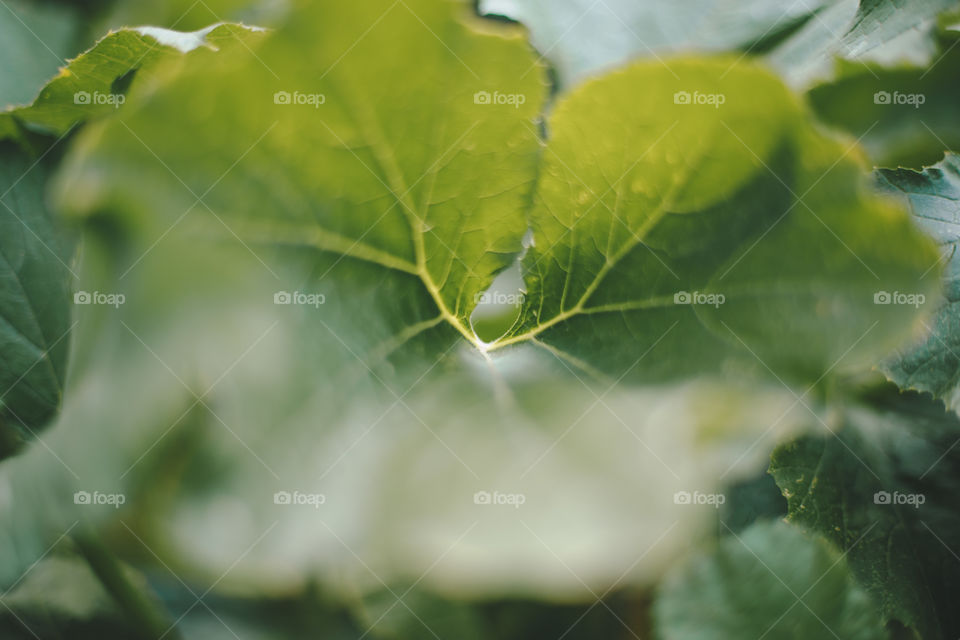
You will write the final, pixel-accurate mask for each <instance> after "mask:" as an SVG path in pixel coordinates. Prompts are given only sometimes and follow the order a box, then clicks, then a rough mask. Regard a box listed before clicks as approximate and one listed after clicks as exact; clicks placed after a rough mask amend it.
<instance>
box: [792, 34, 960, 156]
mask: <svg viewBox="0 0 960 640" xmlns="http://www.w3.org/2000/svg"><path fill="white" fill-rule="evenodd" d="M958 37H960V34H957V33H955V32H950V31H942V32H941V33H940V37H939V38H938V42H939V49H938V50H937V52H936V61H935V62H934V63H933V64H932V65H930V66H924V67H921V68H916V67H910V66H897V67H893V68H891V67H884V66H881V65H878V64H852V63H845V64H842V65H838V73H837V77H836V78H835V79H833V80H831V81H829V82H826V83H823V84H820V85H817V86H816V87H814V88H813V89H811V90H810V91H809V93H808V94H807V95H808V96H809V98H810V104H811V106H812V107H813V110H814V111H815V112H816V114H817V116H818V117H819V118H820V119H821V120H823V121H824V122H826V123H827V124H829V125H831V126H834V127H838V128H841V129H843V130H845V131H848V132H849V133H850V134H852V135H853V136H855V137H856V138H857V139H858V140H860V142H861V143H862V144H863V146H864V148H865V149H866V151H867V153H868V154H869V155H870V159H871V161H872V162H873V163H874V164H875V165H878V166H882V167H915V168H918V169H919V168H921V167H923V166H925V165H930V164H934V163H936V162H937V161H938V160H940V158H941V157H942V156H943V152H944V150H945V149H954V150H956V149H960V124H958V123H960V108H958V104H960V90H958V89H957V85H956V83H955V82H953V78H955V77H956V76H957V73H958V72H960V49H958V48H957V47H956V46H955V45H956V44H957V40H958Z"/></svg>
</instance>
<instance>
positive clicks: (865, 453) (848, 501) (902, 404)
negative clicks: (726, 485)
mask: <svg viewBox="0 0 960 640" xmlns="http://www.w3.org/2000/svg"><path fill="white" fill-rule="evenodd" d="M895 393H896V392H895V391H894V394H895ZM843 422H844V424H843V426H842V428H840V429H838V430H837V432H836V434H835V435H834V436H832V437H829V438H820V437H817V436H808V437H805V438H803V439H800V440H798V441H796V442H794V443H790V444H787V445H784V446H782V447H781V448H779V449H778V450H777V451H776V452H774V455H773V458H772V463H771V467H770V473H771V474H773V476H774V478H775V479H776V481H777V484H778V485H779V486H780V488H781V490H782V491H783V494H784V496H786V498H787V501H788V505H789V516H788V519H789V520H790V521H791V522H793V523H795V524H797V525H799V526H801V527H803V528H804V529H806V530H808V531H812V532H815V533H818V534H820V535H823V536H825V537H826V538H828V539H829V540H831V541H832V542H834V543H835V544H836V545H838V546H839V547H840V548H841V549H843V550H845V551H846V553H847V556H848V558H849V563H850V566H851V568H852V570H853V573H854V575H855V576H856V578H857V580H858V582H860V583H861V584H862V585H863V586H864V587H865V588H866V589H867V590H868V591H869V592H870V593H871V595H872V596H873V598H874V600H875V601H876V602H877V603H878V604H879V605H880V607H881V609H882V613H883V618H884V620H886V621H896V622H898V623H900V624H902V625H905V626H906V627H908V628H910V629H912V630H913V631H914V632H915V633H916V634H918V635H917V636H915V637H920V638H925V639H926V638H953V637H956V635H957V632H958V630H960V617H958V616H957V611H956V606H955V605H956V598H957V594H958V593H960V584H958V582H957V575H958V567H960V560H958V559H957V556H956V552H955V549H956V548H957V545H958V543H960V520H958V518H957V514H956V508H955V504H956V501H955V496H956V492H957V490H958V488H960V464H958V458H957V452H956V450H955V448H954V444H955V442H956V438H957V433H958V430H960V422H958V420H957V418H956V416H955V415H953V414H952V413H945V412H944V410H943V408H942V406H940V405H939V403H936V402H932V401H930V400H929V399H925V398H922V397H920V396H916V395H908V396H903V397H896V396H894V397H893V399H892V400H889V399H881V401H880V403H879V404H878V408H876V409H869V410H867V409H863V408H859V407H854V408H853V409H851V410H850V411H849V412H848V414H847V415H846V416H845V418H844V420H843Z"/></svg>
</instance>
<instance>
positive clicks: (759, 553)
mask: <svg viewBox="0 0 960 640" xmlns="http://www.w3.org/2000/svg"><path fill="white" fill-rule="evenodd" d="M654 607H655V608H654V612H655V616H656V626H657V632H658V633H657V637H658V638H661V639H662V640H674V639H676V640H728V639H730V638H761V637H762V638H770V639H771V640H780V639H784V640H787V639H792V638H829V637H837V638H844V640H848V639H849V640H878V639H880V638H887V637H888V636H887V634H886V632H885V631H884V630H883V629H882V628H881V626H880V625H879V624H878V622H877V620H876V611H875V610H874V608H873V605H872V603H871V602H870V599H869V598H868V596H867V594H866V593H865V592H864V591H863V590H862V589H860V588H859V587H858V586H857V584H856V583H855V582H854V580H853V578H852V577H851V575H850V571H849V569H848V567H847V564H846V562H845V561H844V558H843V557H842V556H841V555H840V554H839V553H838V552H837V551H836V549H835V548H834V547H833V546H832V545H830V544H828V543H827V542H826V541H824V540H823V539H822V538H820V537H819V536H814V537H812V538H811V537H808V536H805V535H804V534H803V533H801V532H800V531H799V530H798V529H796V528H794V527H792V526H790V525H787V524H784V523H782V522H767V523H759V524H755V525H753V526H752V527H750V528H749V529H747V530H746V531H744V532H743V533H742V534H740V535H737V534H732V535H730V536H727V537H725V538H723V539H722V540H721V541H720V543H719V545H718V548H717V550H716V551H715V552H714V553H713V554H711V555H709V556H705V557H699V558H696V559H695V560H693V561H692V562H691V563H690V564H689V565H688V566H687V567H684V568H683V569H682V570H681V571H678V572H676V573H675V574H673V575H672V576H670V577H669V578H668V579H667V580H666V581H665V583H664V585H663V586H662V587H661V588H660V594H659V597H658V599H657V601H656V603H655V605H654Z"/></svg>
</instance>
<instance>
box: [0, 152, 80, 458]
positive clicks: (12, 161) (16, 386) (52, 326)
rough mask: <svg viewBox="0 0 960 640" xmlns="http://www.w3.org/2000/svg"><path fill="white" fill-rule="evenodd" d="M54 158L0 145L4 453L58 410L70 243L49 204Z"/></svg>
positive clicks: (0, 424) (0, 428)
mask: <svg viewBox="0 0 960 640" xmlns="http://www.w3.org/2000/svg"><path fill="white" fill-rule="evenodd" d="M49 172H50V162H49V160H34V159H32V158H31V157H30V156H29V155H27V154H26V153H25V152H23V151H22V150H21V149H19V148H18V147H16V146H15V145H13V144H12V143H10V142H0V440H2V441H3V444H2V446H0V454H5V453H9V448H10V447H12V446H15V443H16V442H17V441H19V440H21V439H23V438H26V437H29V436H30V435H31V433H32V432H33V430H35V429H36V428H38V427H40V426H42V425H43V423H44V422H45V421H46V420H48V419H49V418H50V416H52V415H53V413H54V412H55V411H56V409H57V408H58V407H59V405H60V399H61V395H62V392H63V385H64V380H65V377H66V364H67V353H68V351H69V344H70V340H69V337H68V334H69V332H70V328H71V324H70V300H69V298H68V296H69V292H70V284H71V275H72V274H71V271H70V267H69V266H68V262H69V261H70V259H71V251H72V244H71V243H69V242H67V240H66V239H65V238H64V237H63V234H62V233H61V232H60V231H59V230H58V229H57V228H56V226H55V225H54V223H53V221H52V220H51V215H50V213H49V212H48V211H47V207H46V204H45V202H44V189H45V187H46V180H47V176H48V174H49Z"/></svg>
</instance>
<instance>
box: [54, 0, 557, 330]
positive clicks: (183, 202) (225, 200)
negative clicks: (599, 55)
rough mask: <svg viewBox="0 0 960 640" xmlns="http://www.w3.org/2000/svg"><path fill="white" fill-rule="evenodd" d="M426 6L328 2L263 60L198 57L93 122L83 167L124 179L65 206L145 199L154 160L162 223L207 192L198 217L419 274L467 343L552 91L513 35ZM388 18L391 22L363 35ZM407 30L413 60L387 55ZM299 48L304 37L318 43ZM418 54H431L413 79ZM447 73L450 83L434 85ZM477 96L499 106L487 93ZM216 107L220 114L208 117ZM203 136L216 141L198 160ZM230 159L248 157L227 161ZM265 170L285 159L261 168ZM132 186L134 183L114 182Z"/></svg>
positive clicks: (502, 261)
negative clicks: (126, 108)
mask: <svg viewBox="0 0 960 640" xmlns="http://www.w3.org/2000/svg"><path fill="white" fill-rule="evenodd" d="M420 4H422V6H420V5H418V7H417V9H416V13H415V12H413V11H412V10H410V9H409V8H404V7H402V6H399V5H392V6H391V5H390V4H389V3H381V5H382V6H381V5H377V6H373V5H372V6H370V7H366V6H365V7H363V8H361V7H353V6H350V7H338V8H335V9H331V8H327V11H323V12H318V13H316V14H308V15H307V16H303V17H302V18H301V21H299V22H297V23H292V24H291V25H289V26H288V27H287V29H286V30H285V31H283V32H282V33H280V34H277V37H274V38H271V39H270V40H269V41H268V42H266V43H265V44H264V46H263V47H262V48H261V49H259V50H258V51H257V52H256V53H255V54H253V53H251V52H247V51H238V52H237V53H236V55H234V56H232V57H231V59H225V58H226V56H216V58H217V60H214V57H215V56H214V55H213V54H212V53H210V52H198V54H197V57H196V59H195V62H192V63H191V64H190V65H189V69H185V71H184V73H182V74H179V75H178V76H177V77H176V80H175V83H174V84H175V87H171V90H168V91H164V92H159V93H157V94H156V95H155V96H154V99H151V100H149V101H148V102H146V103H145V104H144V105H142V107H141V108H139V109H138V110H137V112H136V113H134V114H131V115H130V117H129V118H127V117H125V118H124V120H123V124H121V123H120V122H117V121H114V122H113V123H112V126H111V127H110V128H109V129H107V130H105V131H104V132H102V133H101V134H98V135H102V136H103V140H102V142H101V144H100V145H99V148H98V150H97V152H96V154H95V155H96V157H91V158H89V160H88V161H85V165H84V169H83V170H84V171H99V170H102V169H104V168H106V167H105V166H103V167H101V168H100V169H97V168H96V166H97V165H98V164H100V163H109V165H110V170H111V171H113V170H116V171H119V172H120V173H121V174H123V175H124V176H128V177H129V180H124V179H123V178H121V179H120V180H116V181H112V182H111V184H109V185H104V188H103V189H102V190H101V191H102V193H96V191H95V190H92V189H90V188H88V187H84V188H79V187H78V189H77V190H76V192H75V193H71V194H70V201H69V202H68V203H67V204H68V205H69V206H70V207H71V208H73V209H77V208H88V207H90V206H92V205H95V204H99V203H97V202H88V201H86V200H85V199H81V200H80V201H77V195H76V194H77V193H81V194H83V195H84V196H87V195H88V194H89V196H90V197H91V198H93V197H98V198H100V199H101V201H105V200H107V199H112V198H127V197H136V198H139V197H140V196H141V195H142V194H141V192H139V189H138V187H137V186H136V185H138V184H139V183H140V181H141V176H142V175H143V174H142V172H144V171H148V172H150V174H151V175H153V176H154V180H155V182H156V186H155V187H153V188H154V189H156V191H157V201H156V203H155V206H157V207H162V208H163V210H164V211H163V215H165V216H166V220H167V222H166V224H169V223H170V222H172V221H173V220H175V219H176V217H177V216H179V215H180V214H181V213H182V212H184V211H186V210H188V209H189V208H191V207H192V206H196V205H198V204H199V203H197V202H196V201H197V197H196V196H199V195H200V194H204V196H203V203H204V204H205V206H203V207H200V208H201V211H200V212H198V214H200V215H203V214H204V213H209V212H210V211H213V212H216V214H215V215H217V216H223V221H224V223H225V224H226V225H227V227H228V229H229V230H227V229H225V228H224V226H223V225H221V224H220V223H219V222H217V221H216V219H213V218H212V217H211V216H207V217H208V219H210V222H211V223H212V225H213V226H214V231H218V232H220V233H227V234H228V235H229V234H231V233H236V234H237V235H238V237H240V238H242V239H243V240H244V241H245V242H247V243H250V244H253V245H261V244H265V243H270V244H285V245H295V246H301V247H310V246H312V247H315V248H319V249H323V250H327V251H335V252H338V253H340V254H343V255H349V256H353V257H357V258H359V259H363V260H366V261H368V262H370V263H372V264H376V265H380V266H382V267H385V268H388V269H393V270H396V271H399V272H401V273H406V274H410V275H412V276H413V277H414V278H417V279H419V280H420V281H421V282H422V285H423V287H425V289H426V291H427V292H428V293H429V295H430V299H431V300H432V301H433V303H434V304H435V305H436V307H437V311H436V314H437V319H438V320H439V319H442V320H444V321H445V322H448V323H449V324H450V325H451V326H453V327H454V328H455V329H456V330H458V331H459V332H460V333H461V334H463V335H464V336H466V337H467V338H468V339H470V340H474V336H473V333H472V331H470V329H469V315H470V312H471V311H472V310H473V307H474V306H475V304H476V297H477V296H478V294H480V293H481V292H482V291H483V290H484V289H485V288H486V287H487V286H488V285H489V284H490V282H491V280H492V278H493V275H494V274H495V273H496V272H498V271H499V270H501V269H503V268H504V267H506V266H507V265H509V264H510V263H511V262H512V261H513V258H514V255H515V254H516V253H517V252H519V251H520V248H521V243H520V241H521V237H522V235H523V232H524V230H525V222H524V219H523V215H522V210H523V206H524V203H525V202H526V201H527V200H528V198H529V190H530V188H531V185H532V182H533V179H534V176H535V168H536V162H537V156H538V151H539V142H538V140H537V135H536V130H535V127H534V120H535V118H536V117H537V114H538V111H539V108H540V105H541V104H542V99H543V94H544V90H545V86H544V83H543V80H542V78H541V74H540V73H539V69H538V67H537V65H536V63H535V61H534V59H533V56H532V54H531V53H530V52H529V51H528V49H527V48H526V45H525V44H524V42H523V40H522V39H521V38H520V37H519V36H520V33H519V30H508V31H505V30H499V32H498V33H497V34H496V35H493V34H484V33H481V32H479V31H478V30H475V29H472V28H470V27H468V26H467V25H465V24H463V23H462V22H460V21H459V20H455V19H452V16H451V13H452V12H454V11H457V13H460V11H459V10H458V9H455V8H454V7H455V6H454V5H449V6H448V5H447V4H444V3H420ZM331 11H333V12H334V13H332V14H331ZM331 15H333V16H334V17H335V18H336V22H338V24H341V25H343V28H337V29H325V30H324V31H323V37H320V38H317V37H315V31H314V25H315V24H317V23H318V22H322V23H324V24H330V20H331ZM381 15H384V16H386V18H385V21H383V22H377V24H376V26H375V27H374V28H372V29H370V31H369V32H367V30H368V28H370V24H371V22H374V21H376V19H377V18H378V17H379V16H381ZM431 32H433V33H431ZM436 32H442V33H443V34H444V35H443V39H442V40H441V39H439V38H438V36H436ZM398 34H405V37H408V38H409V39H410V40H411V42H410V43H409V45H407V49H408V51H406V55H405V56H391V57H390V58H389V59H384V58H383V56H382V51H383V50H384V49H386V48H391V47H395V40H396V38H397V37H398ZM361 35H362V36H363V37H362V38H360V36H361ZM358 38H359V40H358ZM355 41H356V46H351V45H353V43H354V42H355ZM290 42H304V43H307V46H309V47H310V50H309V55H305V54H304V51H302V50H297V49H293V48H291V46H290V44H289V43H290ZM344 52H347V53H346V54H345V53H344ZM412 59H416V60H418V61H419V62H418V63H417V64H418V65H429V66H428V67H425V68H421V69H419V71H418V72H417V73H416V74H413V73H412V72H411V69H410V68H408V66H409V64H410V62H409V61H410V60H412ZM374 63H376V64H374ZM274 69H276V70H277V71H275V70H274ZM318 69H324V70H325V71H321V72H318V71H317V70H318ZM528 71H529V72H530V73H527V72H528ZM281 74H282V75H281ZM441 75H442V76H443V77H444V78H445V81H444V83H442V84H438V83H436V82H434V80H433V77H434V76H441ZM281 77H282V78H283V80H280V78H281ZM213 78H216V81H215V82H212V81H211V80H212V79H213ZM401 78H402V81H400V79H401ZM478 92H487V93H488V94H489V95H491V96H492V97H493V100H494V104H483V103H482V102H480V101H479V97H478V95H476V94H478ZM498 95H506V96H519V98H518V99H517V100H516V101H514V102H515V103H519V104H515V103H511V104H496V100H497V99H498V98H497V96H498ZM282 96H287V97H288V98H289V99H290V100H292V103H289V104H284V103H283V102H282ZM301 99H302V100H307V99H311V100H312V102H311V103H309V104H305V103H298V101H299V100H301ZM182 105H205V106H204V108H203V109H183V108H182ZM237 105H243V107H244V108H242V109H239V108H236V107H237ZM209 109H214V110H216V111H217V112H218V113H222V114H223V116H224V117H218V118H217V121H216V122H211V121H210V119H209V118H208V117H207V114H208V113H209V111H208V110H209ZM171 110H173V111H174V112H176V113H177V114H178V117H177V118H171V117H170V113H171ZM128 127H129V130H128ZM201 147H202V148H204V149H206V150H212V151H213V153H210V152H208V151H204V155H203V157H198V156H197V154H196V151H197V150H198V149H200V148H201ZM107 149H109V151H107ZM154 154H156V156H154ZM157 158H160V159H162V163H161V162H158V160H157ZM238 158H244V159H245V160H246V161H245V162H243V163H239V164H238V165H237V166H236V167H235V168H231V165H233V164H234V163H236V161H237V159H238ZM278 160H279V164H277V162H278ZM124 165H125V166H126V168H124ZM267 165H276V167H275V168H274V169H272V170H270V174H269V175H267V176H264V175H263V170H264V169H263V168H264V167H265V166H267ZM287 168H288V169H290V170H286V169H287ZM469 175H483V176H485V179H484V180H482V181H478V180H466V179H465V176H469ZM118 177H119V176H118ZM76 179H77V180H79V181H81V182H82V181H84V180H86V177H82V176H80V175H79V174H77V175H76ZM181 179H182V180H183V184H180V180H181ZM214 186H215V187H216V188H213V187H214ZM108 189H109V190H115V191H116V193H108V192H107V191H108ZM127 189H133V192H132V193H131V194H129V195H123V194H120V193H119V192H120V191H124V190H127ZM208 189H209V190H210V191H209V193H206V192H207V190H208ZM278 204H279V206H278ZM264 211H272V212H273V214H274V215H273V216H271V217H270V218H265V217H264V216H263V215H262V212H264Z"/></svg>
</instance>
